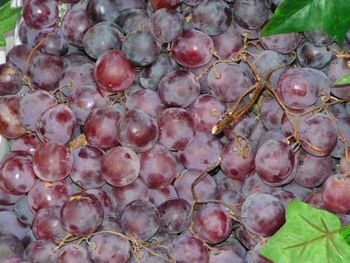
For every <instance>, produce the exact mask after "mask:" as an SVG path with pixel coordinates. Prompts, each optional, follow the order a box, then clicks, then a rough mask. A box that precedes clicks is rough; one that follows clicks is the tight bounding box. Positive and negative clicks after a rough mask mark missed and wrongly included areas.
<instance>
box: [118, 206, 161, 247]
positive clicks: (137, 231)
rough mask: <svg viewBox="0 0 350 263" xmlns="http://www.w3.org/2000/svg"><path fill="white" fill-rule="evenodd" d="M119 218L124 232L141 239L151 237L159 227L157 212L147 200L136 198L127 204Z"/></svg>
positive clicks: (145, 239)
mask: <svg viewBox="0 0 350 263" xmlns="http://www.w3.org/2000/svg"><path fill="white" fill-rule="evenodd" d="M120 220H121V224H122V228H123V230H124V232H125V233H126V234H127V235H132V236H134V237H135V238H136V239H138V240H141V241H147V240H149V239H150V238H152V237H153V236H154V235H155V233H156V232H157V231H158V228H159V212H158V210H157V208H156V207H155V206H154V205H153V204H152V203H150V202H148V201H143V200H136V201H133V202H132V203H130V204H128V205H127V206H126V207H125V208H124V211H123V213H122V215H121V219H120Z"/></svg>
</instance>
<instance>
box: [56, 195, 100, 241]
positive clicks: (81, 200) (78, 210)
mask: <svg viewBox="0 0 350 263" xmlns="http://www.w3.org/2000/svg"><path fill="white" fill-rule="evenodd" d="M102 220H103V208H102V205H101V203H100V201H99V200H98V199H97V198H96V197H95V196H94V195H92V194H88V193H84V192H80V193H75V194H73V195H71V196H70V197H69V198H68V199H67V200H66V201H65V202H64V204H63V206H62V209H61V223H62V225H63V228H64V229H65V230H66V231H68V232H69V233H71V234H73V235H74V236H84V235H87V234H91V233H93V232H94V231H95V230H96V229H97V228H98V227H99V225H100V224H101V223H102Z"/></svg>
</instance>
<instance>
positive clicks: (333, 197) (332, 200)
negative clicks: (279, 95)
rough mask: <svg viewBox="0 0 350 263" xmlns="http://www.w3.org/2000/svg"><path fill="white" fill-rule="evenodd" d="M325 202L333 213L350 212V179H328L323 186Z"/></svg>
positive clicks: (342, 177) (336, 176) (333, 176)
mask: <svg viewBox="0 0 350 263" xmlns="http://www.w3.org/2000/svg"><path fill="white" fill-rule="evenodd" d="M322 196H323V200H324V202H325V204H326V207H327V208H328V209H329V210H331V211H332V212H336V213H348V212H349V211H350V178H349V177H346V176H342V175H339V174H337V175H332V176H330V177H328V179H327V180H326V182H325V183H324V185H323V195H322Z"/></svg>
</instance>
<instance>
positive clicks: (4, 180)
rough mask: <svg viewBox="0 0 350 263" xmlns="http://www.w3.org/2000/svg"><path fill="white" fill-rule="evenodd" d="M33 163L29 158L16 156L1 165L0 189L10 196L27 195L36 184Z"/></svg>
mask: <svg viewBox="0 0 350 263" xmlns="http://www.w3.org/2000/svg"><path fill="white" fill-rule="evenodd" d="M35 179H36V177H35V173H34V171H33V163H32V161H31V159H30V158H29V157H21V156H15V157H13V158H9V159H5V160H4V161H3V162H2V164H1V170H0V187H1V188H2V189H3V190H5V191H6V192H9V193H10V194H15V195H22V194H25V193H27V192H28V191H29V190H30V189H31V188H32V186H33V184H34V182H35Z"/></svg>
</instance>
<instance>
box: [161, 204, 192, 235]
mask: <svg viewBox="0 0 350 263" xmlns="http://www.w3.org/2000/svg"><path fill="white" fill-rule="evenodd" d="M190 209H191V206H190V204H189V203H188V202H187V201H186V200H184V199H170V200H168V201H165V202H164V203H162V204H161V205H160V206H159V207H158V211H159V215H160V219H159V225H160V227H159V229H160V230H161V231H165V232H167V233H170V234H172V233H181V232H183V231H185V230H186V229H188V228H189V226H190Z"/></svg>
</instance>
